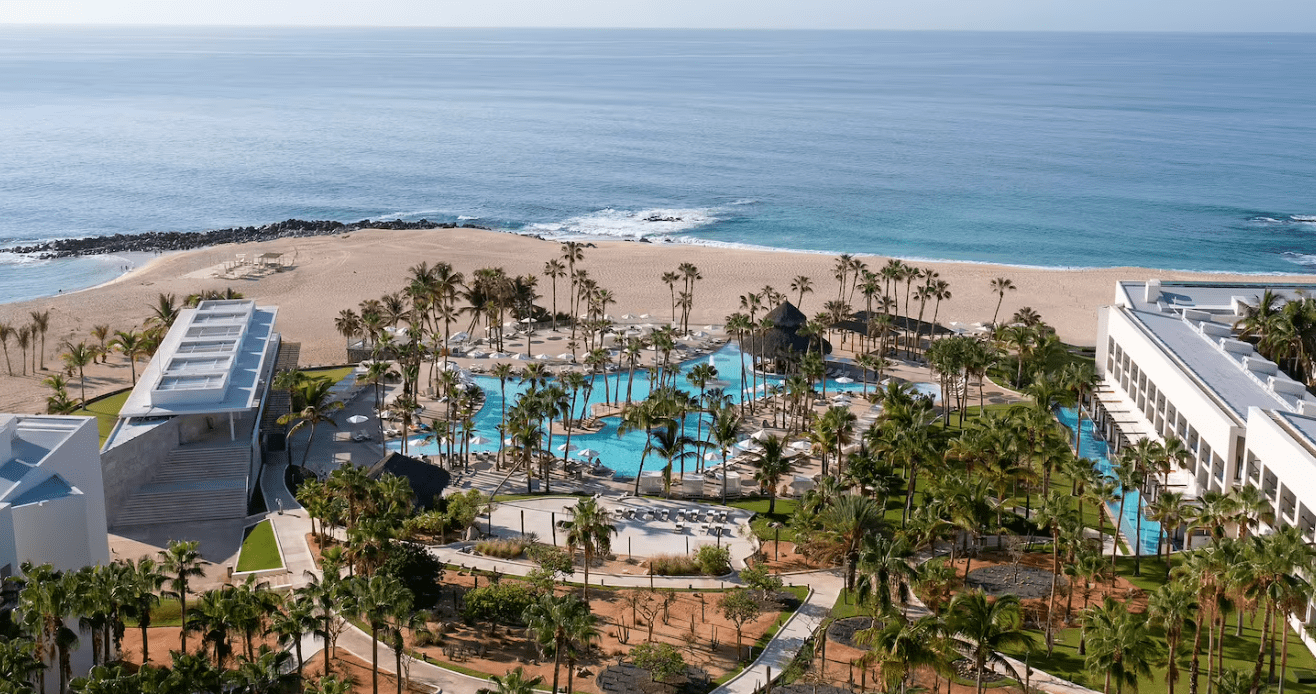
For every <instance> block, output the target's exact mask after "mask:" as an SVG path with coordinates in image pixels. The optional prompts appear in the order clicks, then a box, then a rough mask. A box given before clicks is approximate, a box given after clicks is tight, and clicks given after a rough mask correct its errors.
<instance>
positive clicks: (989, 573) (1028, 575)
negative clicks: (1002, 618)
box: [967, 564, 1065, 600]
mask: <svg viewBox="0 0 1316 694" xmlns="http://www.w3.org/2000/svg"><path fill="white" fill-rule="evenodd" d="M1051 576H1052V573H1051V572H1050V571H1047V570H1045V569H1035V568H1033V567H1031V566H1020V567H1019V569H1018V574H1017V575H1016V572H1015V567H1014V566H1011V565H1009V564H1000V565H998V566H986V567H983V568H981V569H975V570H973V571H970V572H969V580H968V582H967V583H968V586H969V587H970V588H981V589H982V591H983V592H984V593H986V594H988V595H993V596H997V595H1006V594H1010V593H1012V594H1014V595H1017V596H1019V598H1020V599H1023V600H1035V599H1038V598H1046V597H1050V596H1051ZM1059 586H1060V587H1061V588H1063V587H1064V586H1065V577H1064V576H1061V577H1060V582H1059Z"/></svg>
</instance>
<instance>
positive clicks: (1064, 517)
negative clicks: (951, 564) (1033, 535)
mask: <svg viewBox="0 0 1316 694" xmlns="http://www.w3.org/2000/svg"><path fill="white" fill-rule="evenodd" d="M1070 498H1071V497H1070V496H1068V495H1066V494H1059V493H1052V494H1048V495H1047V496H1046V499H1045V501H1043V503H1042V505H1041V507H1039V508H1038V509H1037V515H1035V516H1034V517H1033V522H1034V523H1036V524H1037V525H1038V527H1042V526H1045V527H1046V528H1047V529H1048V530H1050V531H1051V599H1050V600H1049V601H1048V602H1047V620H1046V643H1047V651H1048V653H1049V652H1050V650H1051V647H1052V644H1053V643H1054V638H1055V621H1056V620H1055V614H1056V586H1057V583H1058V581H1059V579H1060V529H1061V528H1062V527H1064V526H1066V525H1070V524H1072V523H1074V522H1076V520H1077V518H1078V514H1076V513H1075V512H1074V509H1073V508H1072V507H1071V506H1070V505H1069V500H1070ZM966 578H967V576H966Z"/></svg>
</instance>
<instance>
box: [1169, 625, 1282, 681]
mask: <svg viewBox="0 0 1316 694" xmlns="http://www.w3.org/2000/svg"><path fill="white" fill-rule="evenodd" d="M1284 617H1285V619H1284V639H1283V641H1282V642H1281V643H1280V653H1281V655H1280V661H1279V694H1284V678H1286V677H1288V675H1289V620H1288V614H1287V613H1286V614H1285V615H1284ZM1170 694H1174V692H1170Z"/></svg>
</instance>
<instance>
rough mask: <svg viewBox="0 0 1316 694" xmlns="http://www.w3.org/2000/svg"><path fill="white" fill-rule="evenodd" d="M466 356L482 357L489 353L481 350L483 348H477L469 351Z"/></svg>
mask: <svg viewBox="0 0 1316 694" xmlns="http://www.w3.org/2000/svg"><path fill="white" fill-rule="evenodd" d="M467 356H469V357H470V358H472V359H483V358H485V357H487V356H489V354H488V353H487V352H485V351H483V350H478V349H477V350H474V351H472V352H471V353H470V354H469V355H467Z"/></svg>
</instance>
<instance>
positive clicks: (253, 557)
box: [238, 520, 283, 571]
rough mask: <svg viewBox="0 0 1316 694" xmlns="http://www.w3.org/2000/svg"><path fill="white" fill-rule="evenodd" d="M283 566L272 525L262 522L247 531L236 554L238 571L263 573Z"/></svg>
mask: <svg viewBox="0 0 1316 694" xmlns="http://www.w3.org/2000/svg"><path fill="white" fill-rule="evenodd" d="M282 566H283V558H282V557H281V556H279V545H278V543H277V542H275V540H274V525H273V524H272V523H270V522H269V521H268V520H263V521H261V522H259V523H257V524H255V525H253V526H251V527H250V528H248V529H247V532H246V536H245V537H243V538H242V551H241V552H240V553H239V554H238V571H264V570H266V569H278V568H281V567H282Z"/></svg>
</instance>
